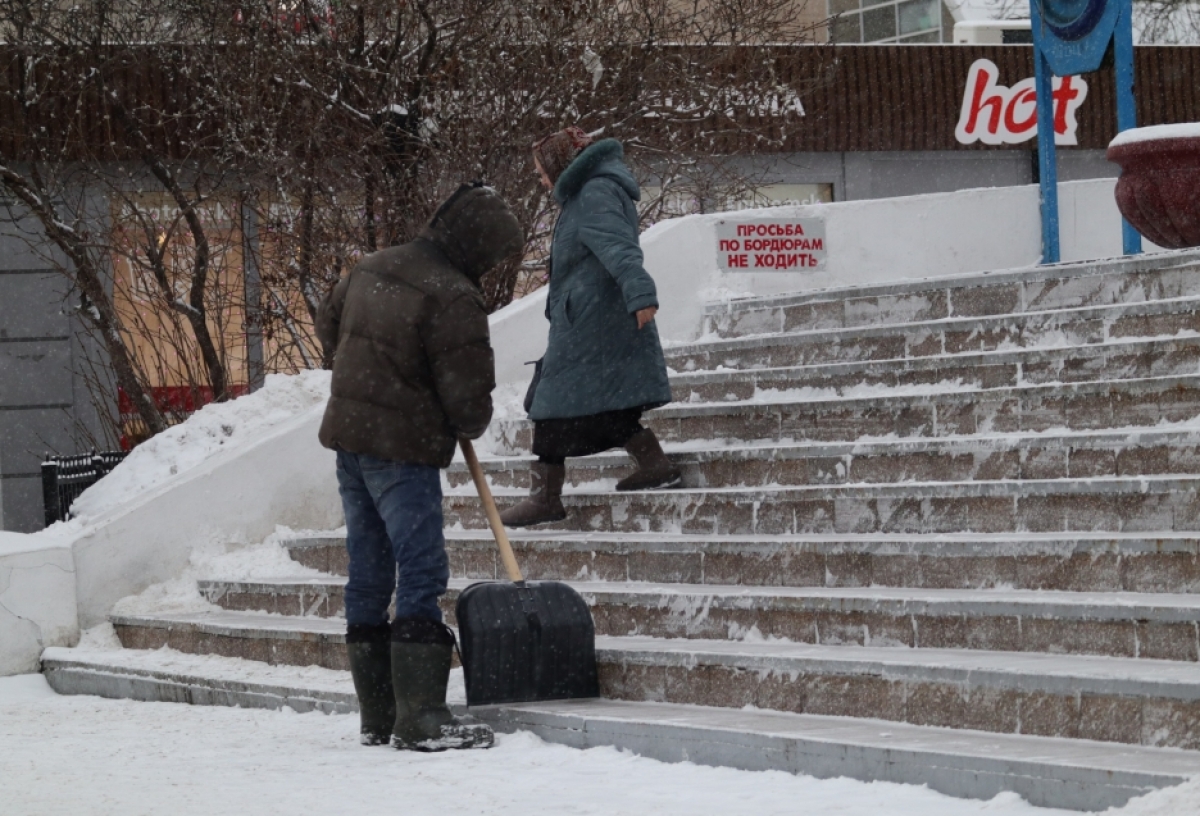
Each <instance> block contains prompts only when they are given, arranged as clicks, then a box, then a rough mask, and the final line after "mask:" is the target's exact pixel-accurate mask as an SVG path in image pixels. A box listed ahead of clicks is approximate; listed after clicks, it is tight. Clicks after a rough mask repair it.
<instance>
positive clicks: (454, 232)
mask: <svg viewBox="0 0 1200 816" xmlns="http://www.w3.org/2000/svg"><path fill="white" fill-rule="evenodd" d="M421 237H422V238H424V239H425V240H427V241H431V242H432V243H434V244H436V245H437V247H438V249H440V250H441V251H442V252H443V253H444V254H445V255H446V257H447V258H448V259H449V260H450V263H452V264H454V266H455V267H456V268H458V269H459V270H460V271H461V272H462V273H463V274H465V275H466V276H467V277H468V278H470V279H471V280H472V281H474V282H475V283H479V279H480V278H482V277H483V276H484V274H486V273H487V272H488V270H490V269H491V268H492V267H494V266H495V265H496V264H498V263H500V262H501V261H503V260H504V259H505V258H507V257H509V256H510V255H515V254H516V253H517V252H520V251H521V249H522V248H523V247H524V246H525V236H524V234H523V233H522V231H521V225H520V224H519V223H518V222H517V217H516V215H514V214H513V211H512V210H511V209H510V208H509V206H508V204H506V203H505V201H504V199H502V198H501V197H500V196H499V194H497V193H496V191H495V190H494V189H492V188H491V187H486V186H484V185H483V183H482V182H473V183H471V184H464V185H462V186H461V187H459V188H458V190H456V191H455V193H454V195H452V196H450V198H448V199H446V201H445V202H444V203H443V204H442V206H440V207H438V210H437V212H436V213H434V214H433V218H432V219H430V221H429V226H427V227H426V228H425V229H424V230H422V231H421Z"/></svg>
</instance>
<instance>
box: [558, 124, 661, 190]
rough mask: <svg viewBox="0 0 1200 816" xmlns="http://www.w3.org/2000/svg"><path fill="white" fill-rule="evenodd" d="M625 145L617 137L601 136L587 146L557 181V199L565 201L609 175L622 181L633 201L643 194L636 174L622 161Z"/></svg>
mask: <svg viewBox="0 0 1200 816" xmlns="http://www.w3.org/2000/svg"><path fill="white" fill-rule="evenodd" d="M624 157H625V148H624V147H622V146H621V143H620V142H618V141H617V140H616V139H601V140H600V141H598V142H595V143H594V144H592V145H589V146H588V147H586V148H584V150H583V152H581V153H580V154H579V155H578V156H576V157H575V160H574V161H573V162H571V163H570V164H569V165H568V166H567V169H566V170H564V171H563V172H562V175H561V176H559V177H558V181H557V182H555V184H554V198H555V199H557V200H558V203H559V204H562V203H563V202H564V201H566V200H567V199H568V198H570V197H571V196H573V195H575V194H576V193H578V192H579V191H580V190H582V189H583V185H584V184H586V183H587V182H589V181H591V180H592V179H594V178H600V177H606V178H611V179H612V180H613V181H615V182H617V184H620V185H621V187H622V188H624V190H625V192H627V193H629V197H630V198H632V199H633V200H634V201H637V200H639V199H640V198H641V197H642V196H641V193H640V192H639V190H638V184H637V181H636V180H634V178H633V173H630V172H629V168H628V167H627V166H626V165H625V162H624V161H623V159H624Z"/></svg>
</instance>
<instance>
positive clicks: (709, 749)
mask: <svg viewBox="0 0 1200 816" xmlns="http://www.w3.org/2000/svg"><path fill="white" fill-rule="evenodd" d="M43 670H44V671H45V674H46V679H47V680H48V681H49V682H50V684H51V686H52V687H53V688H54V689H55V690H56V691H58V692H59V693H60V694H93V695H98V696H101V697H109V698H117V699H138V700H153V701H159V702H187V703H194V704H198V705H231V706H240V707H247V708H249V707H254V708H274V709H278V708H283V707H285V706H286V707H290V708H293V709H295V710H297V711H302V712H303V711H313V710H320V711H327V712H337V713H343V712H350V711H354V710H355V709H356V708H357V705H356V701H355V699H354V692H353V687H352V684H351V682H350V678H349V675H348V674H347V673H345V672H329V675H331V677H329V678H326V677H322V676H314V674H315V673H319V672H320V670H314V669H312V668H305V669H300V668H293V667H285V666H279V667H269V668H268V667H259V666H258V665H257V664H252V663H249V662H247V661H242V660H234V659H229V658H216V657H206V658H195V657H193V656H191V655H181V654H179V653H175V652H170V651H139V650H129V649H126V650H119V651H102V652H88V651H85V650H81V649H61V648H51V649H47V650H46V653H45V655H44V656H43ZM248 678H253V679H248ZM454 690H455V689H454V688H453V686H452V692H453V691H454ZM451 699H454V698H453V697H452V698H451ZM452 705H453V703H452ZM472 713H473V714H474V715H476V716H478V717H481V718H483V719H486V720H487V721H488V722H490V723H492V724H493V726H495V727H497V729H498V730H501V731H504V732H509V731H514V730H528V731H532V732H534V733H536V734H537V735H538V736H539V737H541V738H542V739H545V740H547V741H549V742H554V743H558V744H566V745H570V746H573V747H577V748H581V749H583V748H592V747H597V746H612V747H616V748H619V749H621V750H627V751H631V752H634V753H636V754H638V755H641V756H647V757H651V758H654V759H659V760H662V761H666V762H680V761H688V762H695V763H698V764H702V765H710V766H717V767H732V768H741V769H744V770H778V771H784V772H787V773H796V774H808V775H812V776H817V777H821V778H833V777H839V776H846V777H850V778H853V779H860V780H864V781H875V780H880V781H891V782H901V783H907V784H916V785H929V786H930V787H931V788H933V789H935V790H939V791H941V792H943V793H947V794H950V795H953V796H963V797H970V798H976V799H990V798H992V797H993V796H995V795H996V794H998V793H1000V792H1003V791H1015V792H1017V793H1018V794H1020V795H1021V796H1023V797H1024V798H1025V799H1027V800H1028V801H1029V802H1030V803H1031V804H1033V805H1037V806H1042V807H1058V808H1070V809H1075V810H1102V809H1104V808H1108V807H1119V806H1121V805H1123V804H1124V803H1125V802H1126V801H1128V799H1130V798H1131V797H1133V796H1137V795H1140V794H1143V793H1146V792H1148V791H1151V790H1154V789H1156V788H1161V787H1167V786H1172V785H1177V784H1180V783H1182V782H1183V781H1185V780H1186V779H1187V778H1188V777H1190V776H1192V775H1194V774H1197V773H1200V754H1197V753H1194V752H1190V751H1178V750H1173V749H1161V748H1145V747H1141V746H1132V745H1119V744H1114V743H1100V742H1094V741H1087V740H1070V739H1061V738H1049V737H1033V736H1025V735H1009V734H989V733H983V732H975V731H964V730H951V729H943V728H936V727H929V726H913V725H906V724H902V723H895V722H883V721H877V720H868V719H862V718H849V717H825V716H818V715H809V714H790V713H783V712H774V711H761V710H760V711H735V710H731V709H722V708H708V707H703V706H687V705H672V704H667V703H645V702H641V703H634V702H626V701H619V700H576V701H562V702H544V703H525V704H521V705H510V706H495V707H491V706H489V707H485V708H476V709H472Z"/></svg>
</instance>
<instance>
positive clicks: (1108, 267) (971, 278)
mask: <svg viewBox="0 0 1200 816" xmlns="http://www.w3.org/2000/svg"><path fill="white" fill-rule="evenodd" d="M1197 263H1200V251H1197V250H1195V249H1186V250H1175V251H1167V252H1155V253H1150V254H1143V255H1138V256H1133V257H1125V258H1100V259H1096V260H1086V261H1067V262H1064V263H1058V264H1047V265H1045V266H1038V267H1033V268H1026V267H1017V268H1014V269H999V270H995V271H986V272H966V273H961V274H954V275H946V276H944V277H936V278H919V279H916V280H906V281H896V282H894V283H880V284H871V285H865V286H837V287H829V288H826V289H817V290H813V291H808V292H800V293H796V292H791V293H787V292H785V293H781V294H776V295H761V296H754V297H741V298H730V299H729V300H726V301H718V302H713V303H707V304H705V306H704V312H703V314H704V316H705V317H709V316H714V315H720V314H723V313H727V312H735V311H745V310H749V309H756V308H771V307H777V306H785V307H786V306H798V305H802V304H805V303H815V302H823V301H836V300H843V299H846V298H870V297H881V296H887V295H907V294H915V293H919V292H937V291H942V290H946V289H972V288H976V287H979V286H993V285H998V284H999V285H1003V284H1006V283H1031V282H1035V281H1036V282H1041V281H1055V280H1073V279H1076V278H1087V277H1094V276H1095V277H1099V276H1105V275H1122V274H1130V273H1132V274H1138V273H1141V272H1156V271H1171V270H1176V269H1181V268H1184V267H1188V266H1192V265H1194V264H1197Z"/></svg>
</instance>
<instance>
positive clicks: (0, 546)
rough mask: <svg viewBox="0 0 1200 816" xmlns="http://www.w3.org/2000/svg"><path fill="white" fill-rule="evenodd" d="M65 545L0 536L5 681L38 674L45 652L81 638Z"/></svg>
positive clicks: (0, 648)
mask: <svg viewBox="0 0 1200 816" xmlns="http://www.w3.org/2000/svg"><path fill="white" fill-rule="evenodd" d="M75 580H76V575H75V566H74V559H73V558H72V555H71V549H70V547H69V546H68V544H67V543H66V542H60V543H58V544H57V545H56V544H54V543H52V542H47V541H44V540H41V539H39V538H35V537H34V536H29V535H20V534H17V533H0V677H2V676H5V675H9V674H21V673H24V672H31V671H37V668H38V660H39V659H40V658H41V654H42V649H44V648H46V647H47V646H67V645H70V644H73V643H74V642H75V641H76V640H77V639H78V637H79V625H78V621H77V612H76V604H75Z"/></svg>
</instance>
